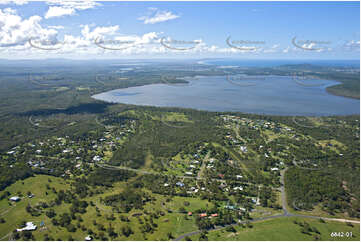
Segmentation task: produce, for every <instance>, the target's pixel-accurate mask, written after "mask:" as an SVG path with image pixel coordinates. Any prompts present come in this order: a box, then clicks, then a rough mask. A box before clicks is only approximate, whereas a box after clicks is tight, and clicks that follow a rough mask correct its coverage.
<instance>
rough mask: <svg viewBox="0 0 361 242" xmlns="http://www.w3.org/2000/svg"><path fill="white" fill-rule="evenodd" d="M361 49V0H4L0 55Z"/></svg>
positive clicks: (250, 55) (262, 54)
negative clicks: (290, 0)
mask: <svg viewBox="0 0 361 242" xmlns="http://www.w3.org/2000/svg"><path fill="white" fill-rule="evenodd" d="M359 57H360V3H359V2H102V1H97V2H95V1H58V0H51V1H41V2H33V1H25V0H16V1H7V0H0V59H42V58H73V59H128V58H142V59H143V58H196V59H202V58H240V59H338V60H339V59H359Z"/></svg>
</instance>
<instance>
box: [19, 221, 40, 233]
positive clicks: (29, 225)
mask: <svg viewBox="0 0 361 242" xmlns="http://www.w3.org/2000/svg"><path fill="white" fill-rule="evenodd" d="M33 230H36V225H35V224H33V222H27V223H26V224H25V227H24V228H21V229H16V231H18V232H21V231H33Z"/></svg>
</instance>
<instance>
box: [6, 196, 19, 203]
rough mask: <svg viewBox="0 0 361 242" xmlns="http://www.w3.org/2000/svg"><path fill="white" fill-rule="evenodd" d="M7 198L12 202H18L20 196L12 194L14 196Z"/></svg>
mask: <svg viewBox="0 0 361 242" xmlns="http://www.w3.org/2000/svg"><path fill="white" fill-rule="evenodd" d="M9 200H10V201H12V202H19V201H20V197H18V196H14V197H11V198H10V199H9Z"/></svg>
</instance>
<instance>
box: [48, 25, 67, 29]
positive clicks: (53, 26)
mask: <svg viewBox="0 0 361 242" xmlns="http://www.w3.org/2000/svg"><path fill="white" fill-rule="evenodd" d="M48 28H49V29H64V26H61V25H49V26H48Z"/></svg>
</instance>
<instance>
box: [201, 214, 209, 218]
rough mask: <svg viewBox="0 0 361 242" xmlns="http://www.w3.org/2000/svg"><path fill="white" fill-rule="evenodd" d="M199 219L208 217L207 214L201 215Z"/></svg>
mask: <svg viewBox="0 0 361 242" xmlns="http://www.w3.org/2000/svg"><path fill="white" fill-rule="evenodd" d="M199 217H201V218H204V217H207V214H206V213H201V214H199Z"/></svg>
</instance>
